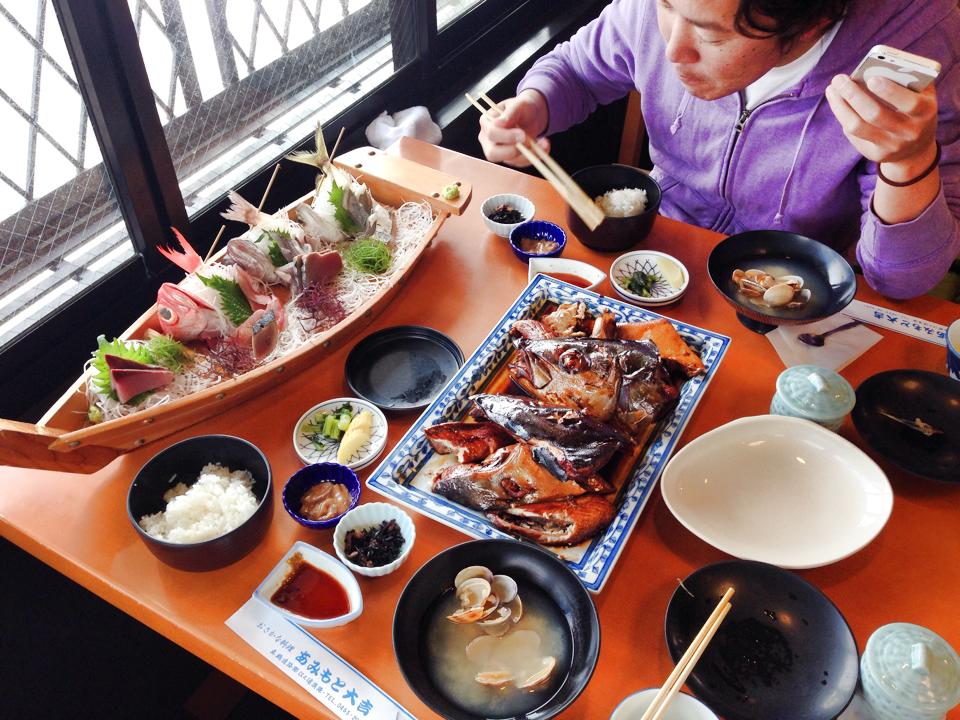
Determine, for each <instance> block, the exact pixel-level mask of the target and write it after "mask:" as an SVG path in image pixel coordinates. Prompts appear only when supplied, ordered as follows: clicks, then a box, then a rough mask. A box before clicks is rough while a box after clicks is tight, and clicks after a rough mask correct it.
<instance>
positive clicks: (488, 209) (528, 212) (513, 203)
mask: <svg viewBox="0 0 960 720" xmlns="http://www.w3.org/2000/svg"><path fill="white" fill-rule="evenodd" d="M501 205H509V206H510V207H512V208H513V209H514V210H516V211H517V212H519V213H520V214H521V215H522V216H523V220H521V221H520V222H517V223H499V222H496V221H495V220H491V219H490V215H491V213H493V212H494V210H496V209H497V208H498V207H500V206H501ZM536 211H537V208H536V207H535V206H534V204H533V203H532V202H530V201H529V200H528V199H527V198H525V197H524V196H523V195H512V194H510V193H504V194H503V195H494V196H493V197H488V198H487V199H486V200H484V201H483V205H481V206H480V214H481V215H483V222H484V223H485V224H486V226H487V227H488V228H489V229H490V232H492V233H493V234H494V235H499V236H500V237H502V238H508V237H510V231H511V230H513V229H514V228H515V227H516V226H517V225H522V224H523V223H525V222H527V221H528V220H532V219H533V215H534V213H535V212H536Z"/></svg>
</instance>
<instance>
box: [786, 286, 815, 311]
mask: <svg viewBox="0 0 960 720" xmlns="http://www.w3.org/2000/svg"><path fill="white" fill-rule="evenodd" d="M812 296H813V295H812V293H811V292H810V291H809V290H808V289H806V288H804V289H803V290H801V291H800V292H798V293H797V294H796V295H794V296H793V300H791V301H790V302H788V303H787V307H788V308H789V309H791V310H797V309H799V308H802V307H803V306H804V305H806V304H807V303H808V302H810V298H811V297H812Z"/></svg>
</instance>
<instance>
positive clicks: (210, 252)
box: [203, 141, 339, 262]
mask: <svg viewBox="0 0 960 720" xmlns="http://www.w3.org/2000/svg"><path fill="white" fill-rule="evenodd" d="M338 142H339V141H338ZM279 172H280V163H277V164H276V166H275V167H274V168H273V174H272V175H271V176H270V182H268V183H267V187H266V188H265V189H264V191H263V196H262V197H261V198H260V204H259V205H258V206H257V210H263V206H264V205H266V204H267V196H268V195H269V194H270V190H271V189H273V183H274V181H275V180H276V179H277V174H278V173H279ZM226 229H227V225H226V223H224V224H223V225H221V226H220V232H218V233H217V236H216V237H215V238H214V239H213V243H212V244H211V245H210V249H209V250H207V254H206V256H205V257H204V258H203V261H204V262H207V260H209V259H210V257H211V256H212V255H213V252H214V250H216V249H217V245H218V244H219V243H220V238H222V237H223V233H224V232H225V231H226Z"/></svg>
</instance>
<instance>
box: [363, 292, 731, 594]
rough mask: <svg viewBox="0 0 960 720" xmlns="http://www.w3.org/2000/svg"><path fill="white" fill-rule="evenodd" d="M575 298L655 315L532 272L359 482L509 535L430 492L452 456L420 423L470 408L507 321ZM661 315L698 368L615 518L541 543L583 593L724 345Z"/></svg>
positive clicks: (613, 548) (436, 513)
mask: <svg viewBox="0 0 960 720" xmlns="http://www.w3.org/2000/svg"><path fill="white" fill-rule="evenodd" d="M578 301H579V302H583V303H585V304H586V305H587V307H588V308H589V309H590V310H591V312H593V313H595V314H599V313H600V312H601V311H602V310H609V311H611V312H613V313H614V315H615V316H616V318H617V322H618V323H624V322H646V321H649V320H655V319H657V318H661V317H663V316H662V315H658V314H656V313H653V312H650V311H648V310H645V309H642V308H639V307H635V306H633V305H628V304H625V303H623V302H620V301H618V300H613V299H611V298H608V297H604V296H602V295H597V294H596V293H593V292H590V291H587V290H583V289H581V288H578V287H575V286H573V285H568V284H567V283H564V282H561V281H559V280H554V279H553V278H549V277H546V276H544V275H538V276H537V277H536V278H535V279H534V280H533V282H531V283H530V285H529V286H527V288H526V290H524V291H523V293H522V294H521V295H520V297H519V298H517V300H516V302H514V303H513V305H512V306H511V307H510V309H509V310H508V311H507V312H506V314H505V315H504V316H503V317H502V318H501V319H500V321H499V322H498V323H497V324H496V326H495V327H494V328H493V331H492V332H491V333H490V334H489V335H488V336H487V337H486V339H485V340H484V341H483V342H482V343H481V344H480V346H479V347H478V348H477V349H476V351H475V352H474V353H473V355H471V356H470V358H469V359H468V360H467V361H466V363H465V364H464V365H463V367H461V368H460V370H459V372H457V374H456V375H454V377H453V378H451V379H450V381H449V382H448V383H447V386H446V387H445V388H444V390H443V391H442V392H441V393H440V395H439V396H437V399H436V400H434V401H433V403H432V404H431V405H430V407H428V408H427V409H426V411H424V413H423V414H422V415H421V416H420V417H419V418H418V419H417V421H416V422H415V423H414V424H413V426H412V427H411V428H410V430H409V431H407V434H406V435H404V436H403V438H402V439H401V440H400V442H399V443H397V445H396V447H394V448H393V450H392V451H391V452H390V454H389V455H388V456H387V457H386V459H384V460H383V462H382V463H380V465H379V467H377V469H376V470H374V471H373V473H372V474H371V476H370V478H369V479H368V480H367V487H369V488H370V489H371V490H374V491H375V492H378V493H380V494H382V495H385V496H387V497H389V498H391V499H393V500H395V501H396V502H398V503H400V504H402V505H405V506H406V507H409V508H411V509H412V510H415V511H417V512H419V513H421V514H423V515H426V516H427V517H431V518H433V519H434V520H437V521H438V522H441V523H443V524H445V525H449V526H450V527H453V528H455V529H457V530H460V531H461V532H463V533H466V534H467V535H470V536H472V537H475V538H480V539H485V538H486V539H503V538H506V539H513V538H512V536H510V535H508V534H506V533H504V532H502V531H501V530H498V529H497V528H495V527H494V526H493V525H492V524H491V523H490V521H489V520H488V519H487V518H486V517H485V516H484V515H483V514H481V513H479V512H476V511H474V510H470V509H469V508H466V507H464V506H462V505H459V504H457V503H454V502H452V501H450V500H447V499H446V498H443V497H440V496H439V495H434V494H433V493H432V492H430V487H431V486H432V479H433V476H434V475H435V473H436V472H437V471H438V470H439V469H440V468H442V467H443V466H444V465H445V464H448V463H450V462H453V460H452V456H441V455H437V453H436V452H435V451H434V450H433V448H432V447H431V446H430V443H429V442H427V439H426V437H425V436H424V434H423V428H424V427H425V426H430V425H434V424H436V423H442V422H450V421H454V420H459V419H460V418H461V417H462V416H463V414H464V413H465V412H466V410H467V409H468V407H469V406H470V397H471V396H472V395H476V394H477V393H481V392H483V389H484V387H485V386H486V385H487V383H488V382H489V381H490V379H491V378H492V377H493V376H494V375H495V374H496V373H497V371H498V370H499V368H500V366H501V365H502V364H503V362H504V361H505V360H506V359H507V357H509V355H510V354H511V353H512V352H513V350H514V343H513V340H512V339H511V337H510V328H511V327H512V325H513V323H514V322H515V321H517V320H522V319H525V318H533V317H536V316H537V314H538V313H539V312H540V310H541V309H542V308H543V307H544V305H546V304H547V303H549V302H554V303H564V302H578ZM667 319H668V320H670V322H672V323H673V325H674V326H675V327H676V328H677V331H678V332H679V333H680V335H681V336H682V337H683V339H684V340H685V341H686V342H687V344H688V345H690V346H691V347H692V348H694V349H695V350H696V351H697V352H698V353H700V357H701V358H702V360H703V363H704V365H705V366H706V373H705V374H704V375H701V376H699V377H695V378H692V379H690V380H688V381H687V382H686V383H685V384H684V385H683V387H682V389H681V392H680V399H679V402H678V403H677V406H676V408H675V409H674V411H673V414H672V415H669V416H667V417H666V418H664V419H663V420H661V422H660V423H659V425H658V427H657V429H656V431H655V433H654V436H653V437H652V438H651V440H650V442H649V445H648V448H647V451H646V452H645V453H644V454H643V455H642V456H641V457H640V458H639V460H638V461H637V464H636V465H635V466H634V468H633V470H632V472H631V473H630V477H629V478H628V479H627V480H626V481H625V483H624V488H623V490H622V492H621V494H620V497H619V499H618V501H619V509H618V512H617V515H616V516H615V517H614V520H613V522H612V523H610V526H609V527H608V528H607V529H606V531H605V532H603V533H602V534H601V535H599V536H598V537H596V538H593V539H592V540H589V541H586V542H584V543H581V544H580V545H577V546H574V547H571V548H547V549H548V550H551V551H553V552H555V553H557V554H558V555H559V556H560V557H562V558H563V559H564V560H566V561H567V562H568V563H569V564H570V566H571V569H572V570H573V571H574V573H576V575H577V576H578V577H579V578H580V580H581V581H582V582H583V584H584V585H585V586H586V588H587V589H588V590H590V591H591V592H600V591H601V590H602V589H603V585H604V583H605V582H606V580H607V578H608V577H609V576H610V572H611V571H612V570H613V567H614V565H615V564H616V562H617V559H618V558H619V557H620V553H621V552H622V551H623V548H624V546H625V545H626V542H627V540H628V539H629V537H630V533H631V532H632V531H633V528H634V526H635V525H636V523H637V519H638V518H639V516H640V512H641V511H642V510H643V507H644V505H646V502H647V499H648V498H649V497H650V494H651V493H652V491H653V488H654V486H655V485H656V483H657V480H658V479H659V477H660V472H661V471H662V469H663V467H664V465H665V464H666V462H667V460H668V459H669V458H670V453H671V452H672V451H673V448H674V446H675V445H676V443H677V441H678V440H679V438H680V436H681V434H682V433H683V429H684V427H685V426H686V424H687V422H688V421H689V420H690V417H691V416H692V415H693V411H694V409H695V408H696V406H697V403H698V402H699V401H700V398H701V397H703V393H704V392H705V391H706V388H707V385H708V384H709V383H710V380H711V379H712V378H713V376H714V374H715V373H716V371H717V368H718V367H719V365H720V361H721V360H722V359H723V356H724V354H725V353H726V351H727V348H728V346H729V345H730V339H729V338H728V337H725V336H723V335H718V334H717V333H714V332H710V331H709V330H704V329H702V328H698V327H695V326H693V325H687V324H685V323H680V322H676V321H674V320H672V319H670V318H667Z"/></svg>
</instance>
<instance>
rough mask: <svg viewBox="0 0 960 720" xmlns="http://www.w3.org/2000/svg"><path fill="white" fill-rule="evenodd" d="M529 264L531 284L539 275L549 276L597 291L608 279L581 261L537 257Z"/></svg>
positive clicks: (528, 278)
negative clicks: (605, 279)
mask: <svg viewBox="0 0 960 720" xmlns="http://www.w3.org/2000/svg"><path fill="white" fill-rule="evenodd" d="M527 264H528V265H529V269H528V271H527V282H531V281H532V280H533V279H534V278H535V277H536V276H537V275H548V276H550V277H552V278H554V279H556V280H561V281H563V282H566V283H570V284H571V285H576V286H577V287H582V288H583V289H584V290H596V289H597V288H598V287H599V286H600V283H602V282H603V280H604V278H606V277H607V274H606V273H605V272H604V271H603V270H601V269H600V268H596V267H594V266H593V265H591V264H590V263H585V262H581V261H580V260H568V259H567V258H544V257H535V258H530V262H529V263H527Z"/></svg>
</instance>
